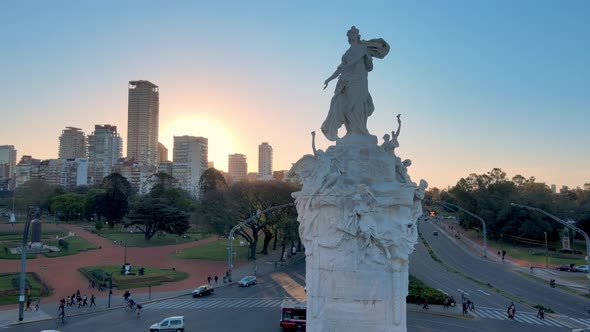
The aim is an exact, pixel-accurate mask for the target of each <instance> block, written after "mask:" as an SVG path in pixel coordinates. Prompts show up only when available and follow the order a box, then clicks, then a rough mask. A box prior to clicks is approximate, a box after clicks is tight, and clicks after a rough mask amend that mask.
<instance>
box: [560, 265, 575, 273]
mask: <svg viewBox="0 0 590 332" xmlns="http://www.w3.org/2000/svg"><path fill="white" fill-rule="evenodd" d="M556 270H557V271H569V272H573V271H575V270H574V264H564V265H560V266H558V267H557V268H556Z"/></svg>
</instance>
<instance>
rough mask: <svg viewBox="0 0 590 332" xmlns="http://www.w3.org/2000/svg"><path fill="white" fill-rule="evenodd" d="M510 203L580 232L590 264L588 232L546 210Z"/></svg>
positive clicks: (589, 264)
mask: <svg viewBox="0 0 590 332" xmlns="http://www.w3.org/2000/svg"><path fill="white" fill-rule="evenodd" d="M510 205H512V206H516V207H519V208H523V209H526V210H529V211H536V212H539V213H541V214H544V215H545V216H547V217H549V218H551V219H553V220H555V221H557V222H558V223H560V224H562V225H564V226H565V227H567V228H569V229H571V230H573V231H575V232H578V233H580V234H582V236H583V237H584V240H586V262H587V264H588V266H590V238H588V234H586V232H584V231H583V230H581V229H579V228H578V227H576V226H574V225H572V224H570V223H568V222H565V221H564V220H561V219H559V218H557V217H556V216H554V215H552V214H550V213H548V212H547V211H544V210H541V209H539V208H536V207H532V206H526V205H522V204H516V203H510ZM588 292H590V287H589V288H588Z"/></svg>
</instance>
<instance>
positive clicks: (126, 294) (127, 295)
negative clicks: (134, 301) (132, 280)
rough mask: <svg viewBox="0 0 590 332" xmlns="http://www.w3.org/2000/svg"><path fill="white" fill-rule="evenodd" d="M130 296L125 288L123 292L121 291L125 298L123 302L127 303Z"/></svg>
mask: <svg viewBox="0 0 590 332" xmlns="http://www.w3.org/2000/svg"><path fill="white" fill-rule="evenodd" d="M130 296H131V293H130V292H129V291H128V290H126V291H125V293H123V299H124V300H125V303H127V301H129V297H130Z"/></svg>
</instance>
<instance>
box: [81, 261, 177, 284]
mask: <svg viewBox="0 0 590 332" xmlns="http://www.w3.org/2000/svg"><path fill="white" fill-rule="evenodd" d="M140 267H142V266H132V267H131V272H132V273H135V275H132V274H129V275H125V274H122V273H121V266H119V265H107V266H88V267H82V268H79V269H78V270H79V271H80V272H81V273H82V274H83V275H84V276H86V278H87V279H88V280H94V281H95V282H96V283H97V284H99V283H103V282H104V283H105V284H106V285H107V287H108V285H109V282H108V281H109V275H112V277H113V288H117V289H130V288H140V287H148V286H157V285H160V284H162V283H163V282H174V281H180V280H183V279H186V278H187V277H188V274H187V273H185V272H182V271H175V270H167V269H156V268H151V267H149V266H143V268H144V269H145V273H144V275H142V276H140V275H139V272H138V271H139V268H140Z"/></svg>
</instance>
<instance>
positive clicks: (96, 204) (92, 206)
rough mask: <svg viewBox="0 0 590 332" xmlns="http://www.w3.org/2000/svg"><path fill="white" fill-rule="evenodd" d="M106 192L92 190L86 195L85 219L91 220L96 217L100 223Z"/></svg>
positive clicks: (96, 189)
mask: <svg viewBox="0 0 590 332" xmlns="http://www.w3.org/2000/svg"><path fill="white" fill-rule="evenodd" d="M104 194H105V190H104V189H102V188H92V189H90V190H88V192H86V195H84V218H86V219H87V220H91V219H92V218H93V217H94V216H95V215H96V217H97V221H100V218H101V216H102V206H101V204H102V201H101V200H102V199H103V198H104Z"/></svg>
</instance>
